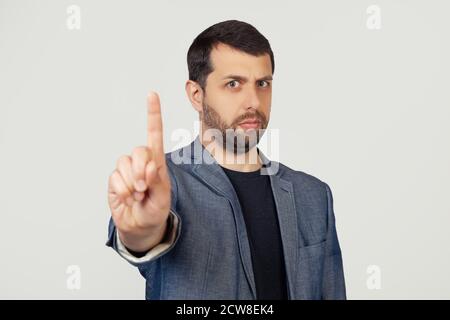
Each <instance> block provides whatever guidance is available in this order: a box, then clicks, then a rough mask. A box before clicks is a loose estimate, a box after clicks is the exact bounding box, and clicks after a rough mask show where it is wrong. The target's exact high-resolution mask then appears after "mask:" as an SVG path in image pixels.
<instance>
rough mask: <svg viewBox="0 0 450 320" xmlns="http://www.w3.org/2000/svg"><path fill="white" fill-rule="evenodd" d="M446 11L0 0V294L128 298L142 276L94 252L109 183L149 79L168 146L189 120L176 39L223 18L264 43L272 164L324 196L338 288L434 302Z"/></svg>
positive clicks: (414, 5) (446, 289)
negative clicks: (330, 205)
mask: <svg viewBox="0 0 450 320" xmlns="http://www.w3.org/2000/svg"><path fill="white" fill-rule="evenodd" d="M72 5H75V6H76V8H78V9H79V10H80V14H81V15H80V18H81V20H80V22H81V23H80V26H81V28H80V29H71V28H70V27H68V24H67V23H68V19H69V17H70V16H71V14H70V12H72V11H70V10H71V9H69V13H68V11H67V10H68V8H70V6H72ZM372 5H375V6H376V8H378V9H379V10H380V11H379V13H380V16H379V17H380V18H381V20H379V21H381V25H380V27H381V28H379V29H371V28H370V26H368V19H369V20H370V19H371V18H370V17H371V15H372V13H371V12H373V11H370V10H371V9H370V10H369V13H368V11H367V10H368V8H369V7H370V6H372ZM449 12H450V3H449V2H448V1H445V0H442V1H438V0H435V1H406V0H402V1H400V0H394V1H392V0H390V1H387V0H378V1H366V0H352V1H351V0H343V1H332V0H328V1H317V0H315V1H312V0H311V1H236V0H229V1H198V0H196V1H181V0H178V1H175V0H172V1H131V2H130V1H106V0H102V1H86V0H72V1H66V0H64V1H56V0H53V1H50V0H45V1H31V0H30V1H23V0H21V1H13V0H9V1H5V0H0V219H1V220H0V252H1V258H0V261H1V262H0V298H3V299H5V298H6V299H16V298H22V299H33V298H37V299H47V298H56V299H94V298H95V299H144V286H145V281H144V278H143V277H142V276H141V275H140V274H139V272H138V270H137V269H136V268H134V267H132V266H131V265H129V264H128V263H127V262H126V261H125V260H123V259H122V258H121V257H120V256H119V255H118V254H116V253H115V252H114V251H113V250H111V249H110V248H107V247H106V246H105V242H106V240H107V223H108V219H109V216H110V213H109V208H108V204H107V180H108V176H109V175H110V173H111V172H112V171H113V169H114V167H115V163H116V160H117V159H118V157H119V156H120V155H122V154H129V153H130V152H131V150H132V149H133V147H135V146H139V145H143V144H145V143H146V95H147V93H148V91H149V90H155V91H157V92H158V93H159V94H160V98H161V104H162V112H163V121H164V122H163V124H164V131H165V149H166V152H168V151H171V150H173V148H174V146H175V145H177V144H178V141H172V140H171V133H172V132H173V131H174V130H176V129H180V128H184V129H187V130H189V131H192V132H194V131H195V128H194V123H195V122H196V121H197V119H198V115H197V113H196V112H195V111H194V109H193V108H192V106H191V105H190V103H189V101H188V99H187V97H186V93H185V91H184V84H185V81H186V80H187V77H188V73H187V65H186V53H187V50H188V47H189V45H190V44H191V42H192V40H193V39H194V38H195V37H196V36H197V35H198V34H199V33H200V32H201V31H203V30H204V29H206V28H207V27H209V26H210V25H212V24H214V23H217V22H219V21H224V20H229V19H238V20H242V21H246V22H249V23H251V24H252V25H254V26H255V27H256V28H257V29H258V30H259V31H260V32H261V33H262V34H264V35H265V36H266V37H267V38H268V40H269V41H270V43H271V46H272V49H273V51H274V54H275V74H274V81H273V86H274V87H273V101H272V113H271V120H270V123H269V128H274V129H279V130H280V131H279V132H280V138H281V140H280V144H279V150H280V152H279V158H274V159H275V160H280V161H281V162H282V163H284V164H286V165H288V166H290V167H291V168H294V169H296V170H301V171H305V172H307V173H309V174H312V175H314V176H316V177H318V178H319V179H321V180H323V181H325V182H327V183H328V184H329V185H330V187H331V189H332V191H333V196H334V210H335V215H336V223H337V230H338V235H339V239H340V243H341V248H342V252H343V258H344V268H345V276H346V284H347V294H348V298H349V299H396V298H399V299H418V298H424V299H431V298H436V299H450V273H449V270H450V249H449V245H450V232H449V231H448V229H449V226H450V216H449V215H450V202H449V199H448V198H449V195H450V194H449V193H450V192H449V191H450V150H449V149H450V125H449V120H450V95H449V87H450V63H449V57H450V44H449V40H450V34H449V33H450V20H449V18H448V15H449ZM369 22H370V21H369ZM369 25H370V23H369ZM267 155H268V156H269V157H270V156H271V154H270V152H268V153H267ZM72 265H75V266H77V268H79V270H80V272H81V273H80V275H81V278H80V280H81V281H80V285H81V286H80V288H79V289H70V288H69V287H68V286H67V281H68V279H69V277H70V276H71V275H70V274H68V273H67V271H68V267H69V266H72ZM371 266H375V267H371ZM374 270H376V272H375V273H374ZM378 271H379V273H378ZM375 276H376V279H375V280H376V281H375V283H379V284H380V285H381V286H380V287H375V288H374V287H373V283H374V282H373V281H374V278H373V277H375ZM378 280H379V282H377V281H378ZM371 283H372V285H371ZM368 284H369V285H368ZM377 288H378V289H377Z"/></svg>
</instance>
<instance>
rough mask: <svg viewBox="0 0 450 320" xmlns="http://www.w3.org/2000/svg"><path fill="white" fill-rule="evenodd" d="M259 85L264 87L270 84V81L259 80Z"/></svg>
mask: <svg viewBox="0 0 450 320" xmlns="http://www.w3.org/2000/svg"><path fill="white" fill-rule="evenodd" d="M261 84H262V85H261ZM259 85H260V87H263V88H264V87H268V86H270V83H269V82H268V81H266V80H261V81H259Z"/></svg>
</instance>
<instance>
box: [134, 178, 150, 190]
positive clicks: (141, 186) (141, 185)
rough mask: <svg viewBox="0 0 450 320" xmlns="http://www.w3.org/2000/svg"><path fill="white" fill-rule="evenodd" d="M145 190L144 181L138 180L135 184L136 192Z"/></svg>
mask: <svg viewBox="0 0 450 320" xmlns="http://www.w3.org/2000/svg"><path fill="white" fill-rule="evenodd" d="M146 188H147V185H146V184H145V181H144V180H138V181H137V182H136V190H137V191H144V190H145V189H146Z"/></svg>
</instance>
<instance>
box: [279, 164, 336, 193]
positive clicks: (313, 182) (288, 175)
mask: <svg viewBox="0 0 450 320" xmlns="http://www.w3.org/2000/svg"><path fill="white" fill-rule="evenodd" d="M278 165H279V170H280V178H282V179H285V180H288V181H290V182H292V183H293V184H294V185H296V186H298V187H301V188H307V189H309V190H311V189H320V190H325V189H326V188H327V187H328V184H327V183H326V182H324V181H323V180H321V179H320V178H318V177H317V176H314V175H313V174H311V173H307V172H305V171H301V170H295V169H292V168H290V167H289V166H287V165H285V164H283V163H280V162H278Z"/></svg>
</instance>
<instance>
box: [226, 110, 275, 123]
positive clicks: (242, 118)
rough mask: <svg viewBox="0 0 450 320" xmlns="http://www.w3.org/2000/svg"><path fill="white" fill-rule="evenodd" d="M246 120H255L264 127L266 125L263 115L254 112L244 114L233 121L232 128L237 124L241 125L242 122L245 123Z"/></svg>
mask: <svg viewBox="0 0 450 320" xmlns="http://www.w3.org/2000/svg"><path fill="white" fill-rule="evenodd" d="M247 119H257V120H258V121H260V122H261V124H263V125H265V124H266V123H267V119H266V116H265V115H264V114H263V113H261V112H259V111H256V112H252V113H246V114H244V115H242V116H240V117H238V118H237V119H236V120H234V122H233V126H237V125H238V124H239V123H241V122H242V121H245V120H247Z"/></svg>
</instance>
